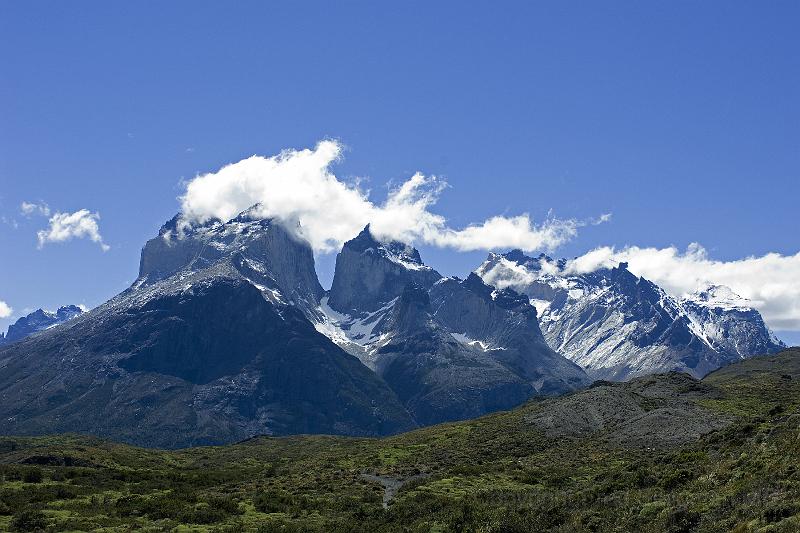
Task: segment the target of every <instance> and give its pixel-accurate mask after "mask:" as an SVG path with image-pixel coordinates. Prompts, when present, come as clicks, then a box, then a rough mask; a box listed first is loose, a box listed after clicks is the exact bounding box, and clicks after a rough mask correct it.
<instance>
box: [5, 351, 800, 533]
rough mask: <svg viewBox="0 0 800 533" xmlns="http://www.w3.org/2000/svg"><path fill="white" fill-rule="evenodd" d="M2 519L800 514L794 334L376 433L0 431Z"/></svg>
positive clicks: (663, 524)
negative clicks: (697, 371)
mask: <svg viewBox="0 0 800 533" xmlns="http://www.w3.org/2000/svg"><path fill="white" fill-rule="evenodd" d="M0 480H1V481H0V530H3V531H5V530H12V531H13V530H18V531H38V530H47V531H92V530H100V531H130V530H132V529H136V530H141V531H220V532H223V531H325V532H327V531H369V532H375V531H426V532H428V531H485V532H492V531H497V532H500V531H502V532H513V531H564V532H566V531H569V532H570V533H574V532H581V531H643V532H647V531H652V532H661V531H673V532H681V531H741V532H745V531H787V532H788V531H800V349H790V350H786V351H784V352H782V353H781V354H778V355H773V356H765V357H759V358H754V359H750V360H747V361H743V362H741V363H737V364H735V365H732V366H730V367H726V368H724V369H722V370H719V371H717V372H714V373H712V374H711V375H710V376H708V377H707V378H705V379H704V380H703V381H696V380H693V379H691V378H688V377H685V376H683V375H676V374H668V375H661V376H652V377H649V378H642V379H640V380H636V381H634V382H631V383H628V384H604V383H599V384H596V385H595V386H593V387H592V388H590V389H588V390H586V391H581V392H578V393H574V394H571V395H568V396H565V397H561V398H555V399H549V400H543V401H534V402H531V403H528V404H526V405H525V406H523V407H521V408H518V409H515V410H513V411H509V412H504V413H497V414H493V415H489V416H485V417H483V418H479V419H476V420H470V421H465V422H459V423H453V424H443V425H438V426H434V427H429V428H425V429H421V430H417V431H413V432H410V433H405V434H402V435H397V436H394V437H389V438H383V439H357V438H339V437H327V436H298V437H287V438H256V439H251V440H249V441H246V442H243V443H240V444H236V445H231V446H220V447H205V448H192V449H185V450H177V451H162V450H152V449H143V448H136V447H132V446H127V445H122V444H116V443H113V442H109V441H103V440H99V439H94V438H91V437H84V436H72V435H62V436H52V437H34V438H16V437H0Z"/></svg>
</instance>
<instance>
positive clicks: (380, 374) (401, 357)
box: [0, 206, 782, 447]
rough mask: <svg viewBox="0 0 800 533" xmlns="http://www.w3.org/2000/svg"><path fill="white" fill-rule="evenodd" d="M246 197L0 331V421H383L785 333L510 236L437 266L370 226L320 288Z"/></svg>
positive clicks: (741, 313) (296, 427)
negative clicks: (123, 283) (117, 280)
mask: <svg viewBox="0 0 800 533" xmlns="http://www.w3.org/2000/svg"><path fill="white" fill-rule="evenodd" d="M257 212H258V207H257V206H254V207H253V208H251V209H249V210H247V211H245V212H243V213H241V214H239V215H238V216H237V217H235V218H233V219H231V220H229V221H221V220H209V221H207V222H205V223H194V224H192V223H187V222H186V221H185V220H183V218H182V217H181V216H180V215H176V216H175V217H174V218H173V219H171V220H170V221H168V222H167V223H166V224H165V225H164V226H163V227H162V228H161V230H160V231H159V234H158V235H157V236H156V237H154V238H153V239H151V240H149V241H148V242H147V243H146V244H145V246H144V248H143V250H142V254H141V260H140V268H139V276H138V278H137V279H136V281H135V282H134V283H133V284H132V285H131V287H130V288H128V289H127V290H125V291H123V292H122V293H120V294H119V295H117V296H115V297H114V298H112V299H111V300H109V301H108V302H106V303H104V304H102V305H100V306H98V307H97V308H95V309H92V310H91V311H89V312H86V313H82V314H79V315H77V316H75V317H74V318H72V319H71V320H68V321H66V322H64V323H63V324H60V325H57V326H55V327H50V328H48V329H44V330H42V331H40V332H39V333H38V334H36V335H32V336H29V337H27V338H23V339H21V340H18V341H17V342H13V343H9V344H8V345H6V346H3V347H2V348H0V400H2V401H0V433H4V434H18V435H21V434H39V433H53V432H84V433H91V434H96V435H101V436H106V437H111V438H114V439H117V440H122V441H126V442H130V443H134V444H139V445H145V446H158V447H184V446H190V445H198V444H218V443H227V442H234V441H238V440H242V439H245V438H248V437H251V436H253V435H260V434H265V435H284V434H297V433H329V434H347V435H363V436H376V435H386V434H392V433H397V432H401V431H405V430H408V429H412V428H414V427H418V426H424V425H430V424H435V423H438V422H444V421H453V420H459V419H465V418H472V417H475V416H479V415H482V414H485V413H488V412H491V411H496V410H503V409H509V408H511V407H514V406H516V405H519V404H521V403H523V402H524V401H525V400H527V399H528V398H530V397H532V396H554V395H560V394H563V393H568V392H571V391H575V390H578V389H581V388H584V387H586V386H588V385H589V384H590V383H591V382H592V381H593V380H594V379H599V378H603V379H613V380H625V379H628V378H631V377H633V376H638V375H641V374H647V373H652V372H658V371H663V370H682V371H687V372H689V373H691V374H693V375H694V376H697V377H699V376H702V375H704V374H706V373H707V372H709V371H711V370H713V369H715V368H718V367H720V366H723V365H725V364H727V363H729V362H731V361H733V360H737V359H741V358H744V357H748V356H750V355H754V354H756V353H766V352H772V351H776V350H778V349H780V348H781V347H782V345H780V343H778V342H777V341H776V340H775V339H774V336H772V335H771V333H770V332H769V330H768V329H767V328H766V326H765V325H764V323H763V320H761V317H760V315H759V314H758V312H757V311H755V310H753V309H752V308H750V307H748V306H746V305H745V304H744V303H743V302H742V301H741V300H740V299H737V298H736V297H735V296H734V295H733V294H732V293H730V292H729V291H728V290H726V289H725V288H722V287H710V288H708V289H706V290H704V291H700V292H698V293H696V294H694V295H692V296H690V297H687V298H684V299H676V298H674V297H672V296H669V295H668V294H667V293H666V292H665V291H663V290H662V289H660V288H659V287H657V286H656V285H654V284H653V283H651V282H649V281H647V280H645V279H643V278H637V277H636V276H634V275H633V274H631V273H630V272H629V271H628V270H627V269H626V266H625V265H624V264H622V265H620V266H619V267H616V268H613V269H605V270H598V271H596V272H591V273H582V274H573V273H569V272H567V270H566V264H567V263H566V262H564V261H561V262H555V261H553V260H551V259H549V258H547V257H546V256H540V257H539V258H536V259H533V258H529V257H526V256H524V255H523V254H522V253H521V252H517V251H514V252H510V253H508V254H505V255H497V254H492V255H490V256H489V258H488V259H487V261H486V262H485V263H484V264H483V265H481V266H480V267H479V268H478V269H477V270H476V272H475V273H472V274H470V275H469V276H468V277H467V278H466V279H459V278H456V277H444V276H442V275H441V274H439V273H438V272H436V271H435V270H434V269H432V268H431V267H429V266H427V265H425V264H424V263H423V262H422V260H421V257H420V255H419V252H418V251H417V250H416V249H414V248H413V247H412V246H410V245H408V244H405V243H400V242H383V241H381V240H379V239H377V238H376V237H375V236H374V235H373V234H372V232H371V231H370V228H369V226H367V227H366V228H364V230H363V231H362V232H361V233H360V234H359V235H357V236H356V237H355V238H353V239H352V240H350V241H348V242H347V243H345V245H344V246H343V248H342V250H341V252H340V253H339V255H338V256H337V260H336V268H335V273H334V278H333V283H332V286H331V289H330V290H329V291H325V290H324V289H323V288H322V286H321V285H320V283H319V281H318V279H317V276H316V272H315V269H314V256H313V253H312V250H311V247H310V246H309V244H308V243H307V242H306V241H304V240H303V239H302V238H301V237H300V236H299V235H300V231H299V228H298V227H296V226H291V225H287V224H285V223H283V222H279V221H277V220H270V219H262V218H260V217H258V216H257ZM543 265H545V266H546V268H542V266H543ZM553 265H555V267H554V266H553ZM559 265H561V267H560V270H559ZM520 274H524V275H522V276H520ZM9 335H10V332H9Z"/></svg>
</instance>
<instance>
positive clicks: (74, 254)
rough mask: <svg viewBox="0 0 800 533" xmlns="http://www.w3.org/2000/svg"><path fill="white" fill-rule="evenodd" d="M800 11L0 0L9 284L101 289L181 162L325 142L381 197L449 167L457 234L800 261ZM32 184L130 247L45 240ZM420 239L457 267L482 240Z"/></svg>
mask: <svg viewBox="0 0 800 533" xmlns="http://www.w3.org/2000/svg"><path fill="white" fill-rule="evenodd" d="M798 25H800V3H798V2H795V1H791V2H780V1H774V2H732V1H716V2H694V1H692V2H679V1H673V2H629V3H628V2H612V3H607V4H605V5H603V6H601V5H600V3H597V2H584V3H577V2H570V1H568V2H561V1H558V2H555V1H554V2H509V3H504V4H502V8H498V4H497V3H489V2H472V3H465V2H418V3H417V2H392V3H387V2H363V3H353V2H346V3H343V4H342V5H338V6H336V7H333V6H331V5H329V3H322V2H320V3H307V2H280V3H275V2H234V3H210V2H195V1H192V2H137V3H122V2H80V3H68V2H46V3H44V2H10V1H3V2H0V216H3V217H5V218H6V220H7V221H8V222H7V223H5V224H0V300H4V301H6V302H8V303H9V304H11V305H12V306H13V307H14V308H15V310H17V311H22V310H23V309H25V308H35V307H50V308H52V307H56V306H58V305H60V304H65V303H77V302H80V303H85V304H87V305H90V306H92V305H97V304H98V303H101V302H102V301H104V300H105V299H107V298H108V297H110V296H112V295H113V294H115V293H116V292H118V291H120V290H122V289H123V288H125V287H126V286H127V285H128V284H129V283H130V282H131V281H132V280H133V279H134V278H135V276H136V272H137V268H138V256H139V251H140V248H141V246H142V244H143V243H144V241H145V240H146V239H148V238H150V237H151V236H153V235H154V234H155V233H156V231H157V230H158V228H159V226H160V225H161V224H162V223H163V222H164V221H165V220H167V219H168V218H170V217H171V216H172V215H173V214H174V213H175V212H176V211H177V209H178V203H177V201H176V196H178V195H179V194H180V193H181V185H180V181H181V179H188V178H191V177H193V176H195V175H196V174H197V173H198V172H207V171H212V170H216V169H218V168H219V167H220V166H221V165H224V164H226V163H231V162H235V161H238V160H240V159H242V158H243V157H246V156H249V155H252V154H263V155H271V154H274V153H276V152H278V151H279V150H281V149H282V148H288V147H294V148H303V147H311V146H313V145H314V144H315V143H316V142H317V141H318V140H320V139H323V138H326V137H334V138H337V139H340V140H341V141H343V142H344V143H345V144H346V145H347V146H348V147H349V151H348V153H347V154H346V159H345V161H344V162H343V163H341V164H339V165H338V166H337V167H336V169H335V170H336V172H337V174H339V175H341V176H345V177H347V176H369V177H370V182H369V183H370V187H371V189H372V191H373V195H374V197H375V199H376V200H380V199H381V198H382V197H383V196H384V195H385V191H386V187H385V185H386V184H387V183H388V182H389V181H390V180H394V181H395V182H396V181H398V180H402V179H404V178H407V177H408V176H409V175H410V174H412V173H413V172H414V171H417V170H419V171H422V172H425V173H428V174H437V175H442V176H444V177H446V179H447V181H448V182H449V183H450V185H451V188H450V189H449V190H448V191H446V193H445V194H444V195H443V196H442V199H441V201H440V203H439V204H438V206H437V208H436V210H437V211H438V212H440V213H442V214H444V215H446V216H447V217H448V218H449V220H450V222H451V224H452V225H455V226H458V225H464V224H467V223H469V222H472V221H475V220H478V219H483V218H485V217H487V216H491V215H494V214H503V213H505V214H517V213H521V212H529V213H530V214H531V215H532V216H533V217H534V218H536V219H541V218H543V217H544V216H545V215H546V214H547V213H548V211H549V210H551V209H552V210H553V211H554V213H555V214H556V215H557V216H560V217H577V218H586V217H591V216H596V215H598V214H600V213H605V212H613V214H614V218H613V221H612V222H611V223H608V224H604V225H601V226H596V227H590V228H585V229H584V230H583V231H582V232H581V234H580V236H579V237H578V238H577V239H576V240H574V241H573V242H571V243H570V244H568V245H566V246H564V247H563V248H562V249H561V250H559V251H558V252H559V254H561V255H566V256H570V255H576V254H580V253H583V252H585V251H587V250H589V249H591V248H593V247H595V246H597V245H601V244H602V245H617V246H624V245H626V244H635V245H640V246H658V247H662V246H668V245H672V244H674V245H677V246H678V247H680V248H684V247H685V246H686V245H688V244H689V243H690V242H694V241H698V242H700V243H702V244H703V245H705V246H706V247H707V248H708V249H709V250H710V251H711V253H712V254H713V255H714V257H715V258H718V259H722V260H731V259H736V258H740V257H744V256H748V255H752V254H755V255H761V254H764V253H767V252H778V253H782V254H794V253H797V251H798V250H799V249H800V241H798V226H800V224H799V223H798V215H797V204H798V199H800V172H799V169H800V103H799V100H798V95H800V38H798V31H797V29H798ZM22 201H44V202H47V203H48V204H49V205H50V206H51V208H53V209H54V210H55V209H58V210H62V211H75V210H77V209H80V208H87V209H89V210H91V211H98V212H99V213H100V215H101V220H100V228H101V232H102V234H103V237H104V239H105V241H106V242H107V243H108V244H109V245H110V246H111V249H110V250H109V251H108V252H105V253H104V252H102V251H101V250H100V248H99V247H98V246H97V245H96V244H94V243H91V242H89V241H87V240H76V241H73V242H68V243H63V244H51V245H48V246H45V247H44V249H42V250H37V247H36V231H37V230H39V229H42V228H43V227H44V226H46V219H42V218H37V217H32V218H30V219H28V218H25V217H23V216H21V215H20V213H19V205H20V203H21V202H22ZM12 220H13V221H16V224H17V227H16V228H14V226H13V224H12V222H11V221H12ZM422 252H423V258H424V259H426V261H427V262H428V263H430V264H432V265H433V266H435V267H437V268H438V269H440V270H441V271H442V272H443V273H445V274H458V275H464V274H465V273H466V272H468V271H469V270H471V269H472V268H474V267H475V266H476V265H477V264H478V263H479V262H480V261H481V260H482V259H483V257H484V255H485V254H484V253H483V252H473V253H467V254H459V253H455V252H452V251H446V250H436V249H423V250H422ZM331 267H332V258H331V257H327V258H325V257H323V258H322V260H321V263H320V265H319V270H320V271H321V274H322V276H321V277H322V279H323V283H324V284H325V283H326V281H327V280H329V279H330V270H331ZM7 323H8V320H5V321H0V330H3V329H4V328H5V325H7Z"/></svg>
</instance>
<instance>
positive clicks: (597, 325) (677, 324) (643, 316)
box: [476, 250, 783, 379]
mask: <svg viewBox="0 0 800 533" xmlns="http://www.w3.org/2000/svg"><path fill="white" fill-rule="evenodd" d="M476 273H477V274H478V275H479V276H481V277H482V278H483V279H484V281H486V282H487V283H489V284H492V285H494V286H496V287H498V288H505V287H510V288H512V289H515V290H517V291H519V292H521V293H523V294H525V295H526V296H528V297H529V298H530V301H531V303H532V304H533V305H534V306H535V307H536V310H537V313H538V314H539V321H540V326H541V329H542V332H543V334H544V336H545V338H546V339H547V341H548V343H549V344H550V346H551V347H552V348H553V349H555V350H556V351H558V352H560V353H562V354H564V355H566V356H567V357H568V358H569V359H571V360H573V361H575V362H576V363H578V364H579V365H581V366H582V367H583V368H584V369H585V370H587V372H589V374H590V375H592V376H593V377H595V378H604V379H628V378H630V377H634V376H637V375H642V374H648V373H653V372H663V371H668V370H680V371H686V372H689V373H691V374H693V375H695V376H697V377H700V376H702V375H704V374H706V373H708V372H710V371H711V370H714V369H716V368H718V367H720V366H722V365H724V364H727V363H729V362H731V361H733V360H736V359H739V358H741V357H748V356H751V355H757V354H762V353H771V352H775V351H777V350H779V349H781V348H783V345H782V344H781V343H780V342H779V341H777V339H776V338H775V336H774V335H773V334H772V332H770V331H769V329H768V328H767V327H766V325H765V324H764V321H763V319H762V318H761V315H760V314H759V313H758V311H756V310H755V309H753V308H752V306H750V305H749V303H748V302H747V300H745V299H744V298H742V297H740V296H739V295H737V294H736V293H734V292H733V291H732V290H731V289H730V288H728V287H725V286H721V285H710V286H706V287H703V288H701V289H699V290H698V291H696V292H694V293H693V294H691V295H688V296H686V297H684V298H678V297H675V296H673V295H670V294H668V293H667V292H666V291H665V290H663V289H662V288H661V287H658V286H657V285H656V284H654V283H652V282H650V281H649V280H647V279H644V278H641V277H638V276H636V275H634V274H632V273H631V272H630V271H629V270H628V265H627V264H626V263H620V264H619V265H618V266H617V267H614V268H600V269H597V270H595V271H592V272H576V271H575V270H574V269H572V268H570V265H569V262H568V261H566V260H563V259H561V260H557V261H556V260H553V259H552V258H550V257H548V256H546V255H544V254H542V255H539V256H538V257H535V258H533V257H528V256H526V255H525V254H523V253H522V252H520V251H518V250H514V251H511V252H509V253H506V254H489V257H488V258H487V259H486V261H485V262H484V263H483V264H482V265H481V266H480V267H478V269H477V270H476Z"/></svg>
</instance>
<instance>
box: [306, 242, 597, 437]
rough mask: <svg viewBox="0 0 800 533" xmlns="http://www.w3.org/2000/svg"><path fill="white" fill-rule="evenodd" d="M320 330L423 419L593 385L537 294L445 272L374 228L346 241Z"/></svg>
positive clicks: (479, 411)
mask: <svg viewBox="0 0 800 533" xmlns="http://www.w3.org/2000/svg"><path fill="white" fill-rule="evenodd" d="M317 329H319V330H320V331H322V332H324V333H325V334H326V335H328V336H329V337H331V339H333V340H334V341H335V342H337V344H339V345H340V346H342V348H344V349H345V350H348V351H349V352H350V353H352V354H354V355H356V356H357V357H359V359H361V361H362V362H364V364H365V365H367V366H369V367H370V368H372V369H374V370H375V372H376V373H377V374H378V375H379V376H381V377H382V378H383V379H384V380H385V381H386V383H387V384H389V386H390V387H391V388H392V390H394V391H395V393H396V394H397V395H398V397H399V398H400V399H401V400H402V402H403V404H404V405H405V406H406V407H407V408H408V410H409V412H410V413H411V414H412V415H413V416H414V417H415V419H416V420H417V422H419V423H420V424H431V423H436V422H442V421H449V420H458V419H463V418H468V417H474V416H478V415H481V414H484V413H487V412H491V411H495V410H498V409H508V408H511V407H513V406H515V405H518V404H520V403H521V402H523V401H525V399H527V398H529V397H531V396H534V395H539V394H548V395H549V394H560V393H563V392H566V391H571V390H575V389H576V388H579V387H582V386H585V385H587V384H588V383H589V379H588V377H587V376H586V374H585V373H584V372H583V370H581V369H580V367H578V366H577V365H575V364H574V363H572V362H570V361H568V360H566V359H565V358H563V357H561V356H560V355H558V354H557V353H555V352H554V351H553V350H551V349H550V348H549V346H548V345H547V343H546V342H545V340H544V338H543V337H542V334H541V331H540V330H539V327H538V324H537V321H536V312H535V310H534V308H533V307H532V306H531V305H530V304H529V303H528V301H527V298H526V297H524V296H521V295H519V294H517V293H515V292H514V291H513V290H508V291H494V290H493V289H492V288H491V287H488V286H487V285H485V284H484V283H483V281H481V279H480V278H478V277H477V276H475V275H472V276H470V277H469V278H468V279H466V280H459V279H457V278H442V277H441V276H440V275H439V274H438V273H437V272H436V271H434V270H432V269H430V268H429V267H427V266H425V265H424V264H423V263H422V261H421V259H420V257H419V252H417V250H415V249H414V248H411V247H409V246H407V245H404V244H402V243H397V242H389V243H383V242H379V241H378V240H376V239H375V238H374V237H373V236H372V235H371V233H370V231H369V227H367V228H365V229H364V231H362V232H361V234H359V235H358V237H356V238H355V239H353V240H351V241H349V242H347V243H346V244H345V245H344V248H343V250H342V252H341V253H340V254H339V256H338V257H337V260H336V271H335V274H334V280H333V285H332V287H331V291H330V293H329V295H328V296H326V297H325V298H323V299H322V301H321V306H320V318H319V320H318V322H317Z"/></svg>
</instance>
